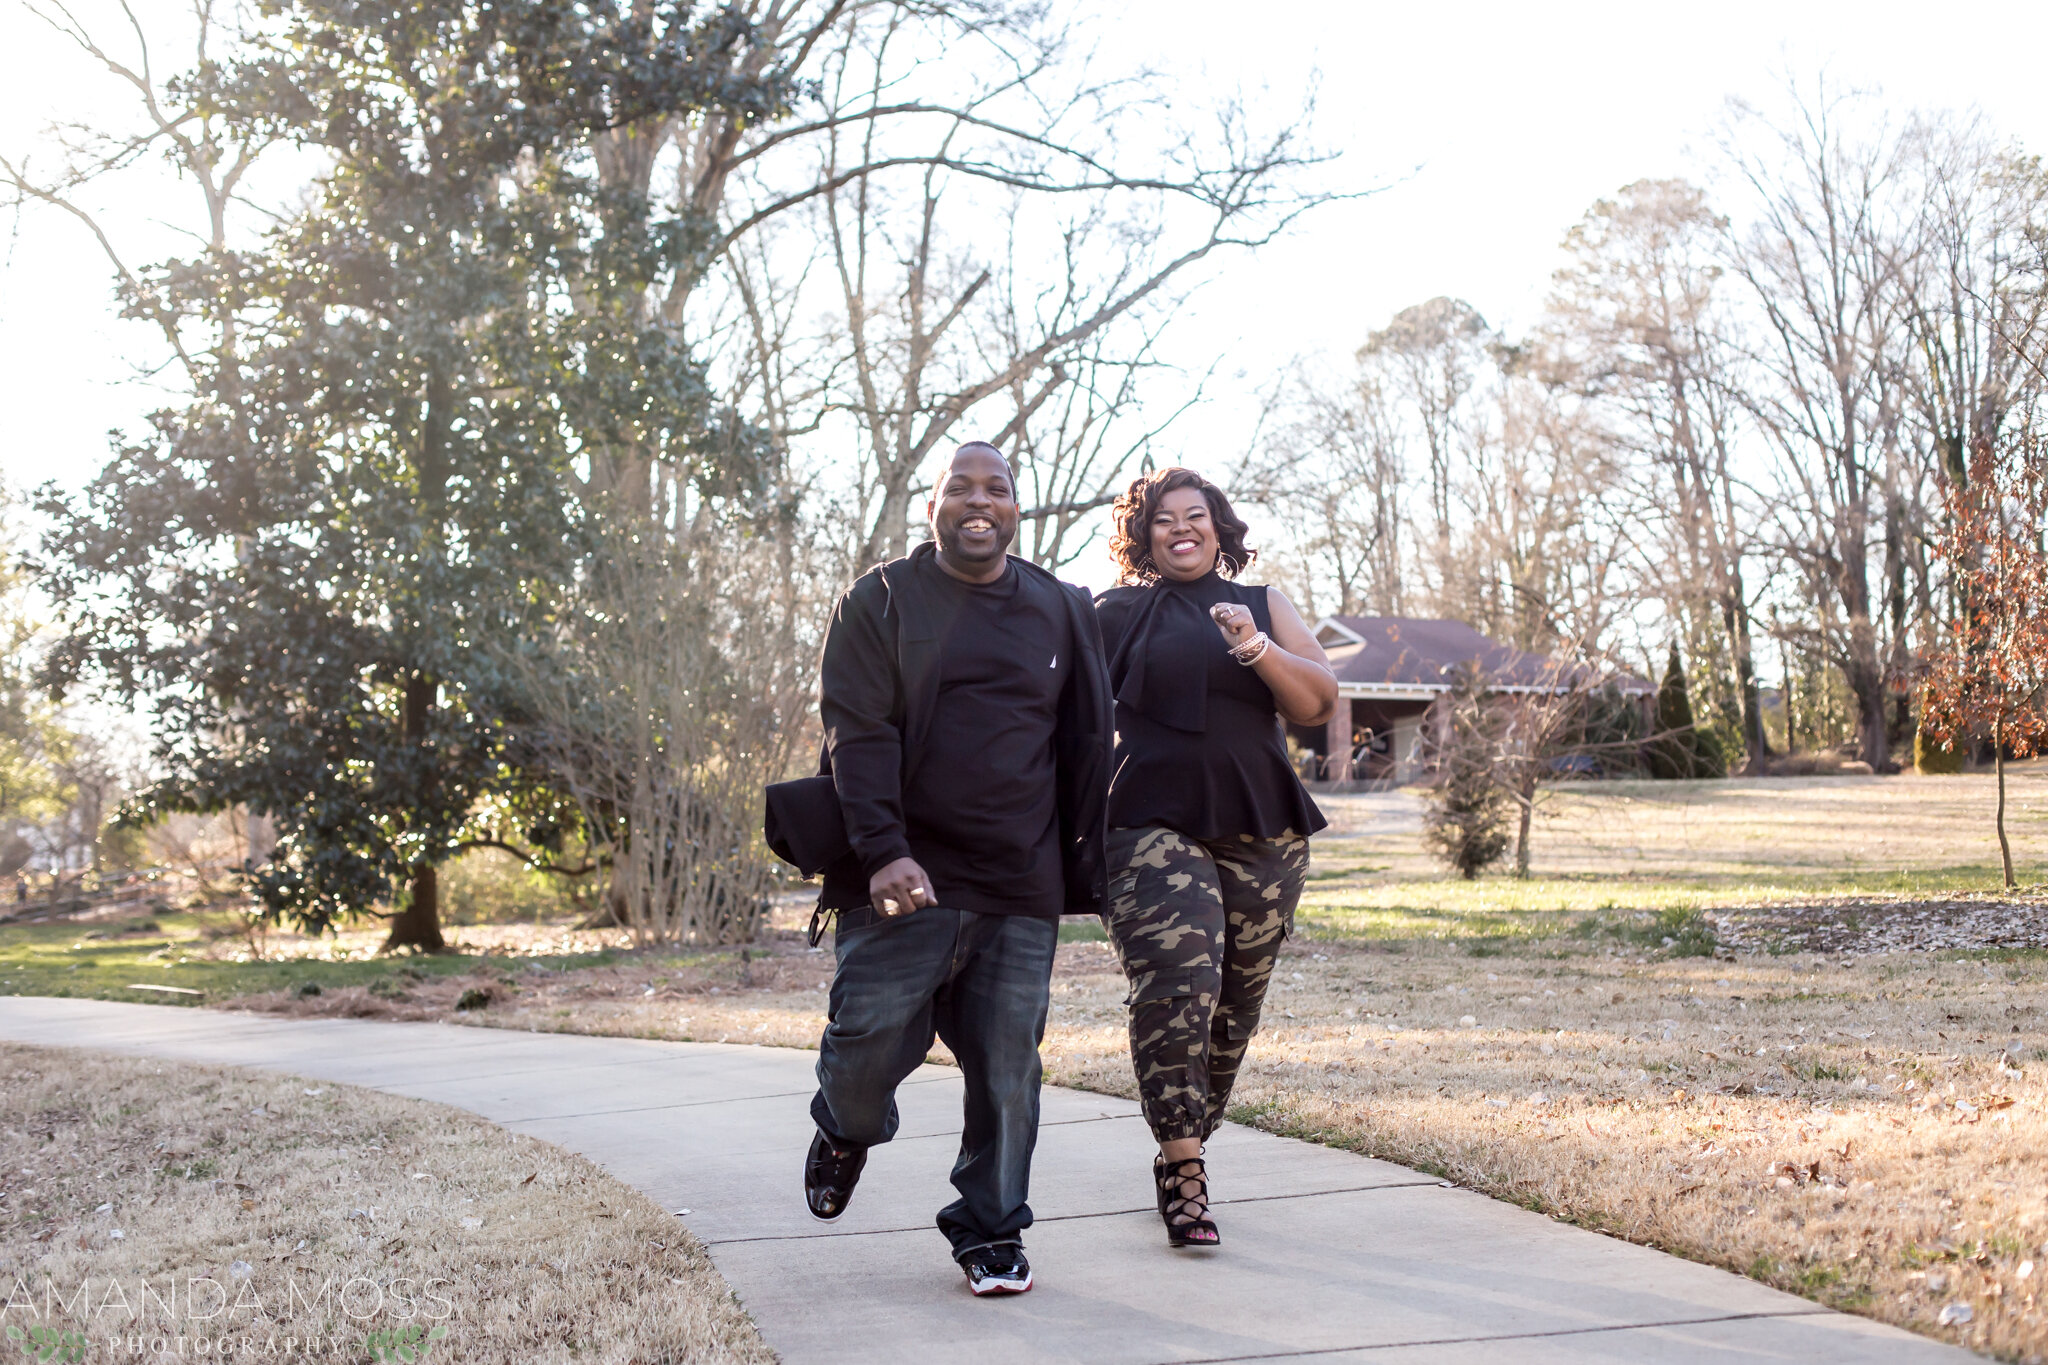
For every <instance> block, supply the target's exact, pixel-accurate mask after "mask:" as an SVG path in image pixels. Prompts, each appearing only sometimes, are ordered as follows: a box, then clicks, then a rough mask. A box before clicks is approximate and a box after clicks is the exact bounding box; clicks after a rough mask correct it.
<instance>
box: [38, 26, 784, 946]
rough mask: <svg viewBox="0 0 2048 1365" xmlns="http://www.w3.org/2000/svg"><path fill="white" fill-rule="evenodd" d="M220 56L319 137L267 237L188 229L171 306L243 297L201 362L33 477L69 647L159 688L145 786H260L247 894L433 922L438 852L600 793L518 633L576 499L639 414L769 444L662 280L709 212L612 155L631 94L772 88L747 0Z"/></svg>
mask: <svg viewBox="0 0 2048 1365" xmlns="http://www.w3.org/2000/svg"><path fill="white" fill-rule="evenodd" d="M270 17H271V19H272V21H273V23H274V26H275V32H276V33H277V35H278V36H277V40H276V42H275V43H274V44H273V45H272V47H271V49H270V50H269V52H268V53H266V54H265V55H262V56H260V57H259V58H257V59H255V60H251V61H248V62H245V63H242V64H240V65H238V66H236V67H234V68H232V69H231V70H228V71H226V72H224V73H210V76H209V78H210V79H214V80H216V81H217V83H218V85H219V89H220V92H221V93H220V98H221V100H222V101H223V104H224V106H225V107H226V108H227V109H228V110H229V121H230V122H231V123H232V124H235V125H237V126H239V127H242V128H245V129H264V130H268V131H269V132H271V133H273V134H275V135H279V136H283V137H286V138H289V139H291V140H293V141H296V142H297V143H299V144H301V145H304V146H309V147H314V148H318V149H320V150H322V151H324V152H325V153H326V154H327V155H328V156H329V157H330V158H331V159H332V169H331V170H330V171H328V172H327V173H326V174H324V175H322V176H321V177H320V178H319V180H318V181H317V183H316V185H315V192H314V194H313V195H311V196H310V197H309V203H308V207H306V208H305V209H304V210H303V211H302V212H300V213H298V214H296V215H295V216H292V217H290V218H288V219H287V220H286V221H284V222H282V223H280V224H279V225H278V226H277V227H276V228H275V230H274V231H273V232H272V233H271V234H270V235H269V238H268V240H267V241H266V242H265V243H264V244H263V247H262V249H261V251H259V252H252V253H249V254H247V255H242V256H236V257H231V258H229V259H227V260H225V261H214V260H211V259H209V260H208V261H202V262H198V263H180V262H172V263H169V264H167V265H166V266H165V267H163V268H162V269H160V270H158V271H156V272H154V273H153V274H152V275H151V276H150V277H149V278H148V279H147V280H146V281H144V282H143V284H142V286H141V287H142V288H143V289H144V290H146V291H147V292H148V293H149V295H150V297H149V298H147V299H146V300H140V301H137V302H138V305H141V304H146V305H147V306H148V307H151V308H161V309H171V310H178V311H182V312H184V313H187V314H191V315H194V316H206V317H213V316H216V315H217V314H218V313H219V311H220V308H221V304H222V302H223V300H226V301H228V302H229V303H230V304H231V306H232V310H233V312H234V314H235V316H236V317H238V318H239V320H240V325H239V326H238V327H237V328H235V329H232V330H231V331H229V332H228V333H227V334H226V336H225V338H224V340H223V342H222V344H221V346H220V348H219V349H218V351H217V353H216V354H214V355H213V356H211V357H210V358H209V363H208V367H207V373H208V375H209V376H210V382H209V383H208V384H207V385H206V386H205V391H204V392H202V393H200V394H199V395H198V396H197V398H196V399H195V400H194V401H193V402H191V403H190V404H188V405H187V406H185V407H183V408H181V409H178V410H174V411H166V412H163V413H160V414H158V416H157V417H156V419H155V429H154V431H153V432H152V433H151V435H150V436H149V437H148V438H147V439H144V440H141V441H137V442H135V443H133V444H132V445H128V446H125V447H123V448H121V449H120V450H118V451H117V452H116V454H115V457H114V459H113V461H112V462H111V463H110V464H109V465H108V467H107V468H106V470H105V471H104V472H103V473H102V474H101V475H100V476H99V478H98V479H97V480H96V481H95V482H94V483H93V485H92V486H91V487H90V489H89V490H88V491H87V493H86V494H85V495H84V497H83V498H82V499H80V500H76V501H73V500H64V499H55V500H52V501H51V502H49V503H48V504H47V506H46V510H47V511H48V512H49V513H50V514H51V515H52V516H53V518H54V519H55V521H56V526H57V529H56V531H55V532H54V533H53V535H52V536H51V538H50V540H49V542H48V545H47V550H48V552H49V553H48V559H49V566H48V567H49V570H50V577H49V580H48V581H49V583H50V585H51V587H52V589H53V591H54V593H55V595H56V596H57V598H58V600H59V601H60V602H61V604H62V605H63V607H64V610H65V613H66V621H67V634H66V637H65V638H64V639H63V640H62V641H61V643H60V645H59V647H58V649H57V650H56V651H55V653H54V654H53V668H52V673H53V677H54V679H55V680H56V681H59V682H61V683H71V682H76V681H78V680H81V679H94V680H100V681H102V682H103V684H104V685H105V686H106V687H107V688H108V689H109V690H110V691H111V692H112V693H113V694H114V695H116V696H117V697H119V698H121V699H123V700H126V701H129V702H132V703H142V704H147V705H149V706H150V707H152V708H153V709H154V710H155V712H156V716H155V720H156V725H155V731H156V734H157V735H158V737H159V746H160V748H159V753H158V758H159V760H160V763H161V766H162V771H163V777H162V779H161V780H160V781H158V782H157V783H156V784H155V785H154V786H153V787H152V788H151V789H150V790H149V791H148V792H147V793H146V795H145V796H144V797H143V798H142V800H141V801H140V802H139V803H138V807H137V810H138V813H140V814H148V813H153V812H164V811H173V810H219V809H224V808H227V807H231V806H235V805H246V806H248V807H249V808H250V809H252V810H259V811H264V812H267V813H268V814H269V815H270V816H271V818H272V819H273V820H274V822H275V823H276V826H277V831H278V844H277V849H276V852H275V854H274V855H273V858H272V859H271V861H270V862H269V863H267V864H266V865H265V866H263V867H262V868H260V869H254V870H252V876H251V881H252V885H253V887H254V889H255V891H256V893H257V894H258V895H259V896H260V897H261V898H262V900H263V901H264V902H265V903H266V904H267V906H269V907H270V909H271V910H272V911H273V912H275V913H277V914H280V915H283V916H285V917H288V918H290V919H292V920H294V921H295V922H297V923H298V924H300V925H301V926H303V927H306V928H309V929H320V928H324V927H326V926H328V925H330V924H332V923H334V922H335V921H336V920H337V919H340V918H342V917H344V916H347V915H350V914H352V913H356V912H359V911H362V910H364V909H366V908H368V907H370V906H372V905H375V904H378V903H392V904H395V905H397V906H398V907H399V911H398V913H397V915H396V916H395V917H394V919H393V924H392V930H391V936H390V946H415V947H421V948H428V949H432V948H438V947H440V946H441V933H440V929H439V923H438V904H437V902H438V881H437V875H436V869H437V868H438V867H439V866H440V865H441V864H443V863H444V862H445V861H446V860H448V859H449V858H451V857H453V856H455V855H456V854H457V853H459V852H460V851H462V850H463V849H465V848H468V847H473V846H476V845H478V844H496V845H500V846H506V847H511V848H513V849H515V850H516V851H519V852H522V853H523V854H524V855H526V856H528V857H529V858H531V859H533V860H535V861H536V862H539V863H541V864H543V865H544V864H545V863H546V861H547V858H548V850H549V849H550V848H551V847H558V846H559V844H560V841H561V836H562V834H563V831H564V830H565V829H566V828H569V827H572V826H573V824H574V822H575V821H576V819H577V818H578V817H577V814H576V810H575V807H574V805H573V803H571V802H570V801H569V800H568V799H567V798H566V797H565V796H564V795H563V794H562V793H560V792H559V791H557V790H556V789H555V786H554V784H553V783H552V781H551V779H550V777H549V774H548V772H547V770H546V768H545V767H544V765H542V764H541V763H540V762H539V761H538V760H537V758H536V753H535V748H534V745H533V743H532V742H531V736H530V735H529V734H528V733H527V732H526V730H525V729H523V726H525V725H526V724H527V720H528V717H527V713H526V708H525V707H524V706H523V704H522V702H521V700H520V696H519V688H518V686H517V677H516V676H515V675H516V673H517V670H516V669H512V668H510V667H508V665H507V662H506V661H507V660H508V659H509V658H511V657H513V656H515V655H516V654H517V653H518V651H519V650H520V649H521V648H522V647H523V646H522V643H521V642H522V641H530V640H532V639H535V638H537V636H538V635H539V633H540V632H539V631H538V630H537V626H538V625H540V624H541V623H543V622H544V619H545V616H546V613H547V610H548V607H549V602H550V596H551V593H552V590H553V588H554V586H555V585H557V584H560V583H564V582H568V581H570V580H571V579H572V578H573V577H574V576H575V574H576V573H577V572H578V568H577V565H578V558H579V555H581V554H583V553H584V552H585V547H586V543H587V539H586V538H587V532H588V531H589V529H590V527H591V526H592V525H593V523H594V521H596V520H600V519H602V518H604V517H605V516H607V514H608V512H609V509H610V507H611V504H612V502H613V501H615V500H616V499H618V498H621V497H627V498H630V497H631V496H632V495H633V493H634V490H633V489H631V488H620V487H618V486H617V485H616V484H611V485H606V486H599V483H598V481H597V480H595V478H594V477H593V476H594V474H595V473H596V471H597V470H598V469H599V467H600V466H604V467H606V468H610V467H611V466H610V464H608V463H607V462H608V461H609V460H610V459H611V457H612V456H613V455H615V454H616V453H617V452H619V451H631V452H634V453H637V454H639V455H641V456H643V457H647V456H659V455H660V454H661V453H662V452H664V451H671V450H678V449H690V450H694V451H700V452H701V451H705V450H710V451H713V452H715V454H716V458H713V459H710V460H708V461H703V463H704V466H705V467H707V468H715V469H718V470H719V471H721V477H728V476H730V474H731V471H732V469H733V468H734V467H735V466H744V464H745V463H746V461H747V460H748V459H749V458H750V457H751V455H752V454H753V447H752V446H751V444H750V442H749V440H748V436H747V433H745V432H736V431H734V430H733V429H732V428H731V425H730V423H728V422H726V421H724V420H723V419H722V418H721V416H720V414H719V412H718V409H717V408H716V405H715V404H714V401H713V397H712V395H711V394H710V393H709V392H708V390H707V388H706V385H705V383H704V380H703V375H702V371H701V369H700V368H699V366H698V365H697V364H696V363H695V362H694V361H693V360H692V357H691V355H690V353H689V351H688V349H687V347H686V346H685V345H684V343H683V341H682V339H681V338H680V336H679V335H678V334H677V332H676V331H675V329H674V328H673V327H672V326H671V325H669V324H668V323H667V322H665V321H664V320H663V319H662V318H661V317H660V316H659V315H658V313H657V312H656V311H655V310H653V309H652V308H651V307H650V306H649V304H648V292H649V288H650V284H651V282H652V281H653V280H655V279H656V278H657V277H658V276H660V275H662V274H663V273H665V272H673V271H675V270H677V269H687V268H690V261H691V257H692V253H693V252H694V251H696V250H698V249H699V246H700V244H701V242H702V240H703V239H704V234H703V233H702V232H700V231H699V230H697V226H696V225H695V224H693V223H692V222H691V221H690V220H689V219H687V218H686V217H683V216H680V215H678V214H676V213H672V212H668V211H664V210H661V209H659V208H658V207H657V206H656V205H655V204H654V203H652V202H651V201H650V200H649V199H648V198H646V197H645V196H642V195H638V194H635V193H632V192H629V191H621V190H619V189H617V188H616V187H612V186H607V185H605V184H603V183H601V181H600V179H599V177H598V175H597V174H596V171H595V168H594V165H593V161H592V158H591V155H590V148H591V144H592V141H593V139H594V138H596V137H598V136H599V135H601V134H604V133H606V132H608V131H610V130H614V129H617V128H621V127H625V126H629V125H631V124H632V123H634V122H635V121H636V120H639V119H643V118H652V117H671V116H674V115H676V114H678V113H687V112H689V111H692V110H702V109H706V108H712V107H718V108H722V109H727V110H737V111H739V112H740V113H741V114H742V115H743V116H744V117H749V118H761V117H767V116H770V115H772V114H774V113H775V112H776V111H777V109H778V108H779V107H780V100H781V98H782V93H781V88H782V82H781V81H780V78H779V77H778V76H777V75H776V74H775V73H772V72H771V73H768V74H766V75H760V76H747V77H743V76H740V75H737V74H735V70H734V65H733V63H732V62H731V61H729V60H727V58H728V57H729V56H730V54H731V53H732V52H733V51H734V50H735V49H736V46H737V45H739V44H740V42H741V40H742V39H743V38H744V36H745V33H746V30H745V28H744V26H743V25H742V24H741V23H740V21H739V20H737V19H736V18H734V17H733V14H732V13H731V12H729V11H722V10H721V11H712V12H710V13H709V14H708V16H705V17H698V16H696V15H695V14H694V11H693V9H692V7H690V6H687V5H675V4H669V5H661V6H651V5H643V4H637V3H628V0H593V3H589V4H585V5H580V6H564V5H559V4H555V3H552V2H551V0H507V2H506V3H500V4H494V5H488V6H474V5H468V4H463V3H459V2H458V0H425V3H421V2H420V0H299V3H296V4H291V5H287V6H284V7H282V8H280V9H278V10H276V11H275V12H274V13H273V14H272V15H271V16H270Z"/></svg>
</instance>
